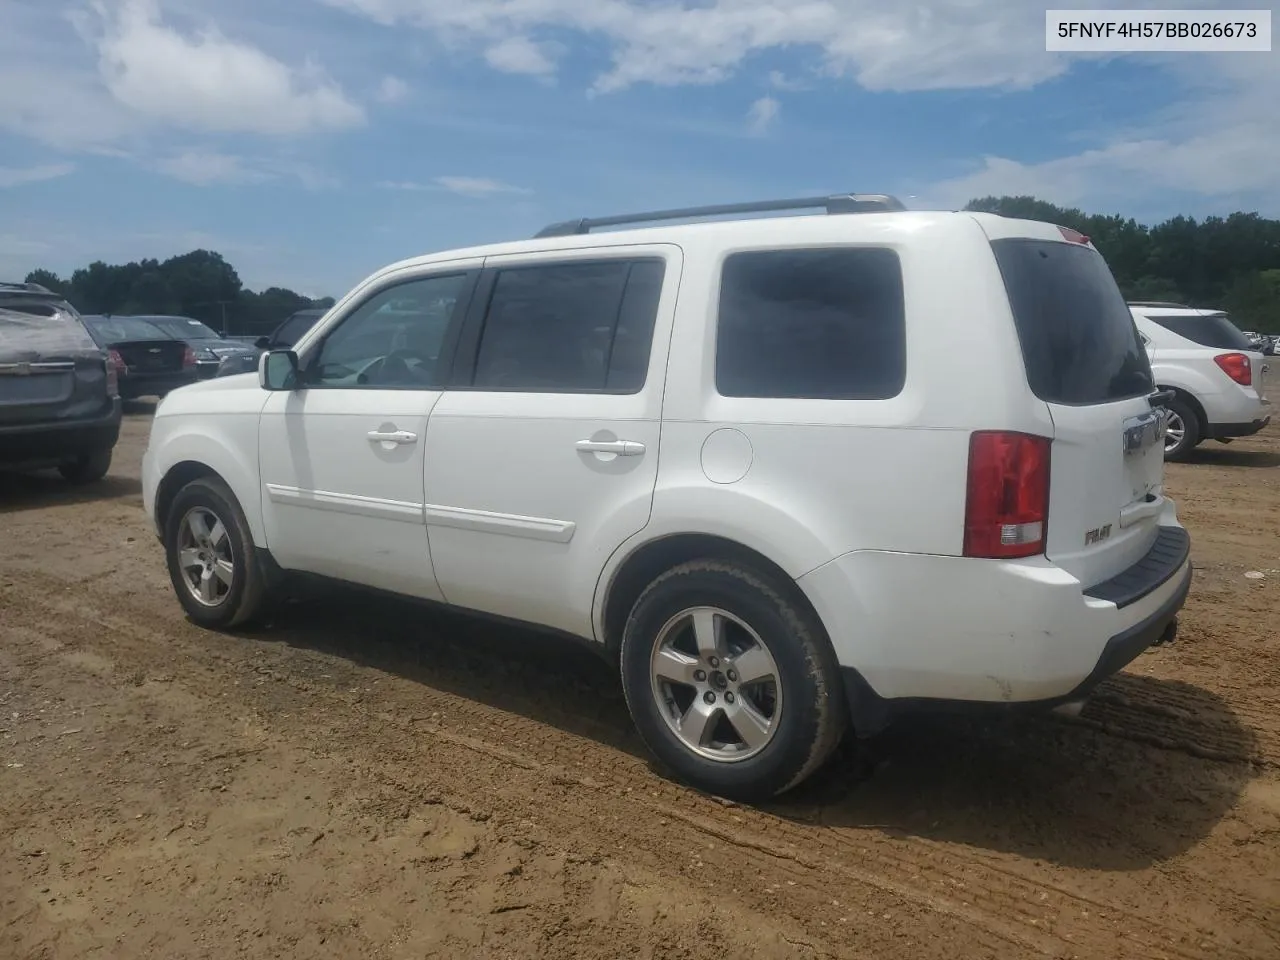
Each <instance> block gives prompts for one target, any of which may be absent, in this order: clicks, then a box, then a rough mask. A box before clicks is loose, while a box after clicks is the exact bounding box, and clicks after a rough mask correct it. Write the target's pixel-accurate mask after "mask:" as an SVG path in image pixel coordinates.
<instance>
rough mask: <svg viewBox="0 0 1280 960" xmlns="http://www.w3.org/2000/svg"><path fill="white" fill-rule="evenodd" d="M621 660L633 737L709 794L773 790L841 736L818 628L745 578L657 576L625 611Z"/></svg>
mask: <svg viewBox="0 0 1280 960" xmlns="http://www.w3.org/2000/svg"><path fill="white" fill-rule="evenodd" d="M621 659H622V681H623V689H624V691H625V693H626V698H627V704H628V706H629V708H630V710H631V715H632V718H633V719H634V721H635V724H636V728H637V729H638V730H639V732H640V735H641V737H642V738H643V739H644V741H645V743H646V744H647V745H648V746H649V748H650V749H651V750H652V751H653V753H654V754H656V755H657V757H658V759H659V760H661V761H662V762H663V763H664V764H665V765H666V766H668V767H669V768H670V769H671V770H672V771H674V772H675V774H676V775H677V776H678V777H679V778H680V779H682V780H684V781H685V782H687V783H689V784H691V785H693V786H695V787H697V788H699V789H702V790H706V791H708V792H709V793H713V794H716V795H719V796H724V797H730V798H733V799H738V800H760V799H766V798H768V797H771V796H774V795H775V794H778V793H782V792H783V791H785V790H788V789H790V788H791V787H794V786H796V785H797V784H799V783H800V782H801V781H802V780H804V779H805V778H806V777H808V776H809V775H810V774H811V773H813V772H814V771H815V770H816V769H818V767H819V766H821V764H822V763H823V762H824V761H825V760H826V759H827V758H828V757H829V756H830V754H831V752H832V750H834V748H835V747H836V746H837V745H838V744H839V742H840V739H841V736H842V735H843V733H844V730H845V726H846V710H845V704H844V699H843V696H842V688H841V684H840V675H839V671H838V669H837V666H836V663H835V658H834V656H833V654H832V652H831V649H830V646H829V645H828V643H827V640H826V637H825V635H824V633H823V631H822V628H821V627H820V626H819V625H818V624H817V623H816V622H815V620H814V618H813V615H812V613H810V612H809V611H808V610H806V609H805V608H803V607H802V606H801V605H800V604H799V603H797V602H796V601H795V600H794V599H793V598H792V597H791V596H790V595H789V591H786V590H785V589H783V588H782V586H781V585H779V584H776V583H775V582H774V581H773V579H772V578H771V577H769V576H767V575H765V574H762V573H760V572H758V571H755V570H751V569H748V568H744V567H739V566H736V565H734V564H729V563H723V562H720V561H711V560H706V561H695V562H692V563H686V564H682V565H681V566H678V567H676V568H674V569H673V570H670V571H668V572H667V573H666V574H664V575H663V576H661V577H659V578H658V579H657V580H655V581H654V582H653V583H652V584H650V585H649V587H648V589H646V590H645V592H644V593H643V594H642V595H641V597H640V599H639V600H638V601H637V602H636V605H635V608H634V609H633V610H632V613H631V616H630V618H629V620H628V622H627V626H626V630H625V632H624V634H623V640H622V657H621Z"/></svg>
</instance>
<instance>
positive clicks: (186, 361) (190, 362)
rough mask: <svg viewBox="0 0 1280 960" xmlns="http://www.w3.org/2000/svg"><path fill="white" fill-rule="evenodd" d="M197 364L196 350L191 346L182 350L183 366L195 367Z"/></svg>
mask: <svg viewBox="0 0 1280 960" xmlns="http://www.w3.org/2000/svg"><path fill="white" fill-rule="evenodd" d="M195 365H196V352H195V351H194V350H192V349H191V347H187V349H185V350H183V351H182V366H183V367H194V366H195Z"/></svg>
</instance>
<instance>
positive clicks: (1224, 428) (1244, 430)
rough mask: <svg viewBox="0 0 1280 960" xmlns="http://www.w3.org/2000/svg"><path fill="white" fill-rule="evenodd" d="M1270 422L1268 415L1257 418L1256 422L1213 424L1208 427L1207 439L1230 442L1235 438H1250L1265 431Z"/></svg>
mask: <svg viewBox="0 0 1280 960" xmlns="http://www.w3.org/2000/svg"><path fill="white" fill-rule="evenodd" d="M1270 422H1271V417H1270V415H1268V416H1265V417H1259V418H1258V419H1257V420H1251V421H1249V422H1248V423H1214V424H1210V425H1209V431H1208V439H1210V440H1231V439H1234V438H1237V437H1252V436H1253V435H1254V434H1255V433H1258V432H1259V431H1261V430H1265V429H1266V427H1267V424H1269V423H1270Z"/></svg>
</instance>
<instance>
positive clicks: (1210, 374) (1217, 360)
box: [1129, 302, 1271, 460]
mask: <svg viewBox="0 0 1280 960" xmlns="http://www.w3.org/2000/svg"><path fill="white" fill-rule="evenodd" d="M1129 309H1130V311H1131V312H1132V314H1133V319H1134V323H1136V324H1137V326H1138V332H1139V333H1140V334H1141V336H1142V342H1143V344H1144V345H1145V346H1146V348H1147V355H1148V356H1149V357H1150V358H1151V370H1152V372H1153V373H1154V374H1155V378H1156V384H1157V385H1158V386H1159V387H1160V389H1161V390H1171V391H1173V393H1174V397H1173V399H1171V400H1169V401H1168V402H1167V404H1166V407H1167V409H1168V413H1169V426H1168V432H1167V433H1166V435H1165V458H1166V459H1168V460H1185V459H1187V457H1189V456H1190V455H1191V451H1192V450H1194V449H1195V448H1196V446H1197V445H1198V444H1200V443H1201V442H1202V441H1204V440H1218V441H1220V442H1222V443H1230V442H1231V441H1232V440H1233V439H1236V438H1238V437H1248V436H1252V435H1253V434H1255V433H1257V432H1258V431H1259V430H1262V429H1263V428H1264V427H1265V426H1266V425H1267V424H1268V423H1270V422H1271V414H1270V409H1269V408H1270V406H1271V404H1270V402H1269V401H1268V400H1267V399H1266V397H1264V396H1263V395H1262V376H1263V374H1264V373H1266V371H1267V363H1266V358H1265V357H1264V356H1263V355H1262V353H1261V352H1260V351H1259V350H1258V348H1257V347H1256V346H1255V345H1254V344H1253V342H1252V341H1250V340H1249V338H1248V337H1246V336H1245V335H1244V334H1243V333H1242V332H1241V331H1240V330H1238V329H1237V328H1236V326H1235V325H1234V324H1233V323H1232V322H1231V320H1230V319H1229V318H1228V317H1227V315H1226V314H1225V313H1224V312H1222V311H1221V310H1197V309H1194V308H1192V307H1188V306H1186V305H1184V304H1177V303H1151V302H1143V303H1130V304H1129Z"/></svg>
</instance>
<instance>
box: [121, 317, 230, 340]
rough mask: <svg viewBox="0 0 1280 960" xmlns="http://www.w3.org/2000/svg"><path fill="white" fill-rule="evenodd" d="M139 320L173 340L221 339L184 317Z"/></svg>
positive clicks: (206, 328)
mask: <svg viewBox="0 0 1280 960" xmlns="http://www.w3.org/2000/svg"><path fill="white" fill-rule="evenodd" d="M140 319H142V320H145V321H146V322H147V323H149V324H151V325H152V326H155V327H159V328H160V329H161V330H163V331H164V332H165V333H167V334H168V335H169V336H171V337H173V338H174V339H175V340H185V339H187V338H188V337H190V338H192V339H195V340H221V339H222V337H221V336H219V335H218V334H217V333H215V332H214V331H213V329H212V328H210V327H207V326H205V325H204V324H203V323H201V322H200V321H199V320H189V319H187V318H186V317H141V318H140Z"/></svg>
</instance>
